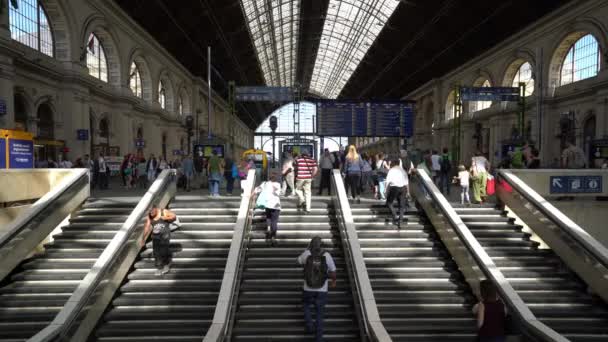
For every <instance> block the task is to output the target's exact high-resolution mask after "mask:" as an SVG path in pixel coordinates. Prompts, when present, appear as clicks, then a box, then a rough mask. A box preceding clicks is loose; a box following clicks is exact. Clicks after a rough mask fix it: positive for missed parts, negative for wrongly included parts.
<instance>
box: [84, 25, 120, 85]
mask: <svg viewBox="0 0 608 342" xmlns="http://www.w3.org/2000/svg"><path fill="white" fill-rule="evenodd" d="M85 27H86V29H85V31H84V32H83V33H84V34H83V36H82V37H81V41H82V46H83V47H84V49H86V46H87V44H88V42H89V37H90V35H91V34H94V35H95V36H96V37H97V39H98V40H99V43H100V44H101V45H102V47H103V51H104V53H105V56H106V62H107V64H108V83H109V84H111V85H112V86H114V87H117V88H120V87H121V84H122V72H121V60H122V59H121V58H120V51H119V49H118V43H117V39H115V38H114V35H113V34H112V32H111V31H109V30H108V29H107V27H110V25H108V24H107V23H106V22H105V20H104V19H103V18H101V17H98V16H97V17H96V16H93V17H91V18H89V19H87V21H86V24H85Z"/></svg>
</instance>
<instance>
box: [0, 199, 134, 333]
mask: <svg viewBox="0 0 608 342" xmlns="http://www.w3.org/2000/svg"><path fill="white" fill-rule="evenodd" d="M135 205H136V202H135V201H130V202H129V201H124V202H121V201H117V200H104V199H98V200H95V199H89V200H88V201H87V202H86V203H84V204H83V205H82V207H81V208H80V209H79V210H78V211H76V212H75V213H74V214H73V215H72V216H71V219H70V223H69V225H68V226H65V227H63V228H62V229H61V233H58V234H56V235H55V236H54V237H53V239H54V241H53V242H50V243H48V244H46V245H45V251H44V252H43V253H41V254H38V255H35V256H32V257H30V258H27V259H25V260H24V261H23V262H21V264H19V266H17V267H16V268H15V269H14V270H13V272H12V273H11V274H10V275H8V276H7V277H6V278H5V279H4V280H3V281H2V283H1V287H0V327H1V328H0V341H24V340H26V339H28V338H30V337H31V336H33V335H34V334H36V333H37V332H38V331H40V330H41V329H43V328H44V327H45V326H47V325H48V324H49V323H50V322H51V321H52V320H53V319H54V318H55V315H56V314H57V313H58V312H59V310H61V308H62V307H63V305H64V304H65V302H66V301H67V300H68V298H69V297H70V296H71V295H72V293H73V292H74V290H75V289H76V287H77V286H78V284H79V283H80V281H81V280H82V279H83V278H84V276H85V275H86V274H87V272H89V270H90V268H91V267H92V266H93V264H94V263H95V261H96V260H97V258H98V257H99V255H100V254H101V253H102V251H103V250H104V248H105V247H106V246H107V245H108V243H109V242H110V240H112V238H113V237H114V234H115V233H116V232H117V231H118V229H119V228H120V227H121V226H122V224H123V222H124V220H125V218H126V217H127V216H128V215H129V214H130V213H131V211H132V210H133V208H134V207H135Z"/></svg>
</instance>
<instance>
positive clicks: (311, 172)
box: [295, 153, 319, 213]
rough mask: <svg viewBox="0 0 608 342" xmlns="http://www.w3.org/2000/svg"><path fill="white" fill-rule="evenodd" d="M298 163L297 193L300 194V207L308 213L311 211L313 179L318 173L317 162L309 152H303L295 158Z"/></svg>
mask: <svg viewBox="0 0 608 342" xmlns="http://www.w3.org/2000/svg"><path fill="white" fill-rule="evenodd" d="M295 164H296V170H297V172H296V194H297V195H298V199H299V204H298V206H299V207H300V208H302V207H304V210H305V211H306V213H309V212H310V200H311V195H312V192H311V191H312V190H311V188H312V179H313V178H314V177H315V176H316V175H317V172H318V170H319V169H318V168H317V162H316V161H315V160H314V159H312V158H310V157H309V156H308V154H306V153H302V155H301V156H299V157H297V158H296V160H295Z"/></svg>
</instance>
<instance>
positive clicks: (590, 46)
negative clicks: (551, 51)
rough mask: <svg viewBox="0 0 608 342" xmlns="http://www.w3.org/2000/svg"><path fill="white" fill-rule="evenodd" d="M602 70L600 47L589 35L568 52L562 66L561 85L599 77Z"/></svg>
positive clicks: (578, 41)
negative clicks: (598, 74)
mask: <svg viewBox="0 0 608 342" xmlns="http://www.w3.org/2000/svg"><path fill="white" fill-rule="evenodd" d="M599 70H600V47H599V44H598V43H597V40H596V39H595V37H593V36H592V35H591V34H587V35H585V36H583V37H582V38H580V39H579V40H577V41H576V43H574V44H573V45H572V47H570V50H568V53H567V54H566V58H564V62H563V63H562V66H561V74H560V82H559V84H560V85H566V84H570V83H573V82H577V81H580V80H584V79H586V78H590V77H593V76H595V75H597V73H598V72H599Z"/></svg>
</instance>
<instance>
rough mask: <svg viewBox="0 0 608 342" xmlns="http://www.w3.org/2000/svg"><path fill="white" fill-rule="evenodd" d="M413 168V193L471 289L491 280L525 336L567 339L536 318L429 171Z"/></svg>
mask: <svg viewBox="0 0 608 342" xmlns="http://www.w3.org/2000/svg"><path fill="white" fill-rule="evenodd" d="M416 172H417V175H416V176H415V177H411V178H410V190H411V193H412V196H413V197H414V199H415V200H416V202H417V203H418V204H419V205H420V206H421V207H422V209H423V210H424V212H425V213H426V215H427V217H428V218H429V220H430V221H431V223H432V224H433V226H435V225H436V224H437V225H439V229H437V233H438V235H439V237H440V239H441V240H442V242H443V243H444V245H445V246H446V248H447V249H448V251H449V252H450V253H452V257H453V258H454V261H455V262H456V264H457V265H458V267H459V269H460V271H461V272H462V273H463V274H464V275H465V279H466V280H467V282H469V286H470V287H471V288H472V289H473V291H475V293H476V294H479V282H480V281H481V280H483V279H484V278H487V279H488V280H490V281H492V282H493V283H494V285H495V286H496V288H497V289H498V292H499V293H500V295H501V297H502V299H503V300H504V301H505V303H506V304H507V306H508V307H509V311H510V312H512V313H514V314H515V315H516V316H517V318H518V319H519V321H521V322H522V323H523V324H524V333H525V334H526V335H528V337H530V338H533V339H535V340H539V341H555V342H558V341H559V342H566V341H569V340H568V339H567V338H565V337H564V336H562V335H560V334H559V333H557V332H556V331H555V330H553V329H551V328H550V327H548V326H546V325H545V324H544V323H542V322H540V321H539V320H538V319H537V318H536V316H535V315H534V314H533V313H532V311H531V310H530V308H529V307H528V306H527V305H526V304H525V303H524V301H523V300H522V298H521V297H520V296H519V295H518V294H517V292H516V291H515V289H514V288H513V287H512V285H511V284H510V283H509V281H508V280H507V278H506V277H505V276H504V275H503V273H502V272H501V271H500V270H499V268H498V267H497V266H496V264H495V263H494V261H493V260H492V258H491V257H490V256H489V255H488V254H487V252H486V251H485V250H484V248H483V247H482V246H481V244H480V243H479V241H478V240H477V239H476V238H475V236H474V235H473V234H472V232H471V231H470V230H469V228H468V227H467V225H466V224H465V223H464V222H463V221H462V219H461V218H460V216H459V215H458V214H457V213H456V211H455V210H454V208H453V207H452V206H451V205H450V203H449V202H448V201H447V199H446V198H445V197H444V196H443V194H442V193H441V192H440V191H439V189H437V187H436V186H435V184H434V183H433V181H432V180H431V178H430V177H429V176H428V174H427V173H426V172H425V171H424V170H421V169H418V170H416Z"/></svg>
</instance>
